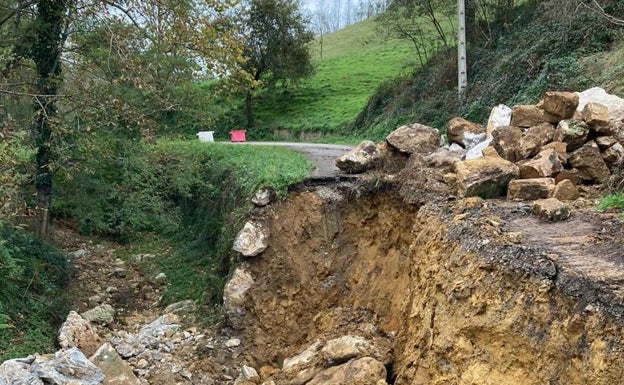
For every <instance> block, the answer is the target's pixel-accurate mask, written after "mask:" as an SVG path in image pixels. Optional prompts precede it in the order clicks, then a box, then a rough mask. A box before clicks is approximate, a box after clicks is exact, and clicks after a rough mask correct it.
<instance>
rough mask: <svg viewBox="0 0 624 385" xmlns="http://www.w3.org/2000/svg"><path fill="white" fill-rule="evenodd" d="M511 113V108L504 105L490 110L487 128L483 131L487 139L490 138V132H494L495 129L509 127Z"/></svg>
mask: <svg viewBox="0 0 624 385" xmlns="http://www.w3.org/2000/svg"><path fill="white" fill-rule="evenodd" d="M511 113H512V110H511V108H509V107H507V106H506V105H504V104H499V105H498V106H496V107H494V108H492V111H491V112H490V117H489V119H488V123H487V127H486V129H485V131H486V134H487V137H488V138H490V139H491V138H492V132H494V130H495V129H496V128H498V127H502V126H509V125H511Z"/></svg>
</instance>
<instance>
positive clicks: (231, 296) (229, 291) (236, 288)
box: [223, 266, 255, 314]
mask: <svg viewBox="0 0 624 385" xmlns="http://www.w3.org/2000/svg"><path fill="white" fill-rule="evenodd" d="M254 283H255V281H254V279H253V277H252V276H251V274H250V273H249V272H247V270H246V269H245V267H244V266H238V267H237V268H236V269H235V270H234V273H233V274H232V278H230V279H229V280H228V281H227V283H226V284H225V288H224V290H223V308H224V310H225V312H226V313H229V314H231V313H234V314H242V313H243V312H244V311H243V309H244V307H245V294H246V293H247V291H248V290H249V289H251V287H252V286H253V285H254Z"/></svg>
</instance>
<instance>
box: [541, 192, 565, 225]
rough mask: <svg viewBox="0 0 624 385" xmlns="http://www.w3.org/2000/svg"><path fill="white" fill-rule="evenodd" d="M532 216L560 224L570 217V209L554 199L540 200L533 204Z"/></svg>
mask: <svg viewBox="0 0 624 385" xmlns="http://www.w3.org/2000/svg"><path fill="white" fill-rule="evenodd" d="M533 214H534V215H536V216H538V217H540V218H543V219H548V220H550V221H553V222H560V221H564V220H566V219H568V218H569V217H570V208H569V207H568V206H567V205H566V204H565V203H563V202H561V201H560V200H558V199H556V198H549V199H541V200H538V201H535V202H533Z"/></svg>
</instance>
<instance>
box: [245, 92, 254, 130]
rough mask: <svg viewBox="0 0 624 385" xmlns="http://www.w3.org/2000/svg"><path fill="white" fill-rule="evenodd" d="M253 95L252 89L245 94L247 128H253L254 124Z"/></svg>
mask: <svg viewBox="0 0 624 385" xmlns="http://www.w3.org/2000/svg"><path fill="white" fill-rule="evenodd" d="M251 96H252V95H251V90H247V95H245V114H246V115H247V128H253V126H254V118H253V100H252V98H251Z"/></svg>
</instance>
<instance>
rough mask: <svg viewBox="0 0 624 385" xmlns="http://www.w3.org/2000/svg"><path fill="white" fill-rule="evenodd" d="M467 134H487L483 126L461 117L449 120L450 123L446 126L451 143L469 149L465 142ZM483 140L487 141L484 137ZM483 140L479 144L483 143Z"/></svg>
mask: <svg viewBox="0 0 624 385" xmlns="http://www.w3.org/2000/svg"><path fill="white" fill-rule="evenodd" d="M465 133H471V134H485V130H484V129H483V126H481V125H479V124H476V123H472V122H469V121H467V120H466V119H463V118H459V117H457V118H453V119H451V120H449V122H448V123H447V124H446V135H447V136H448V140H449V142H451V143H457V144H460V145H462V146H464V147H465V148H469V146H468V145H467V144H466V142H465V141H464V139H465V138H464V134H465ZM484 136H485V135H484ZM483 139H485V137H483ZM483 139H482V140H480V141H479V142H481V141H483ZM477 143H478V142H477ZM473 147H474V145H473Z"/></svg>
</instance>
